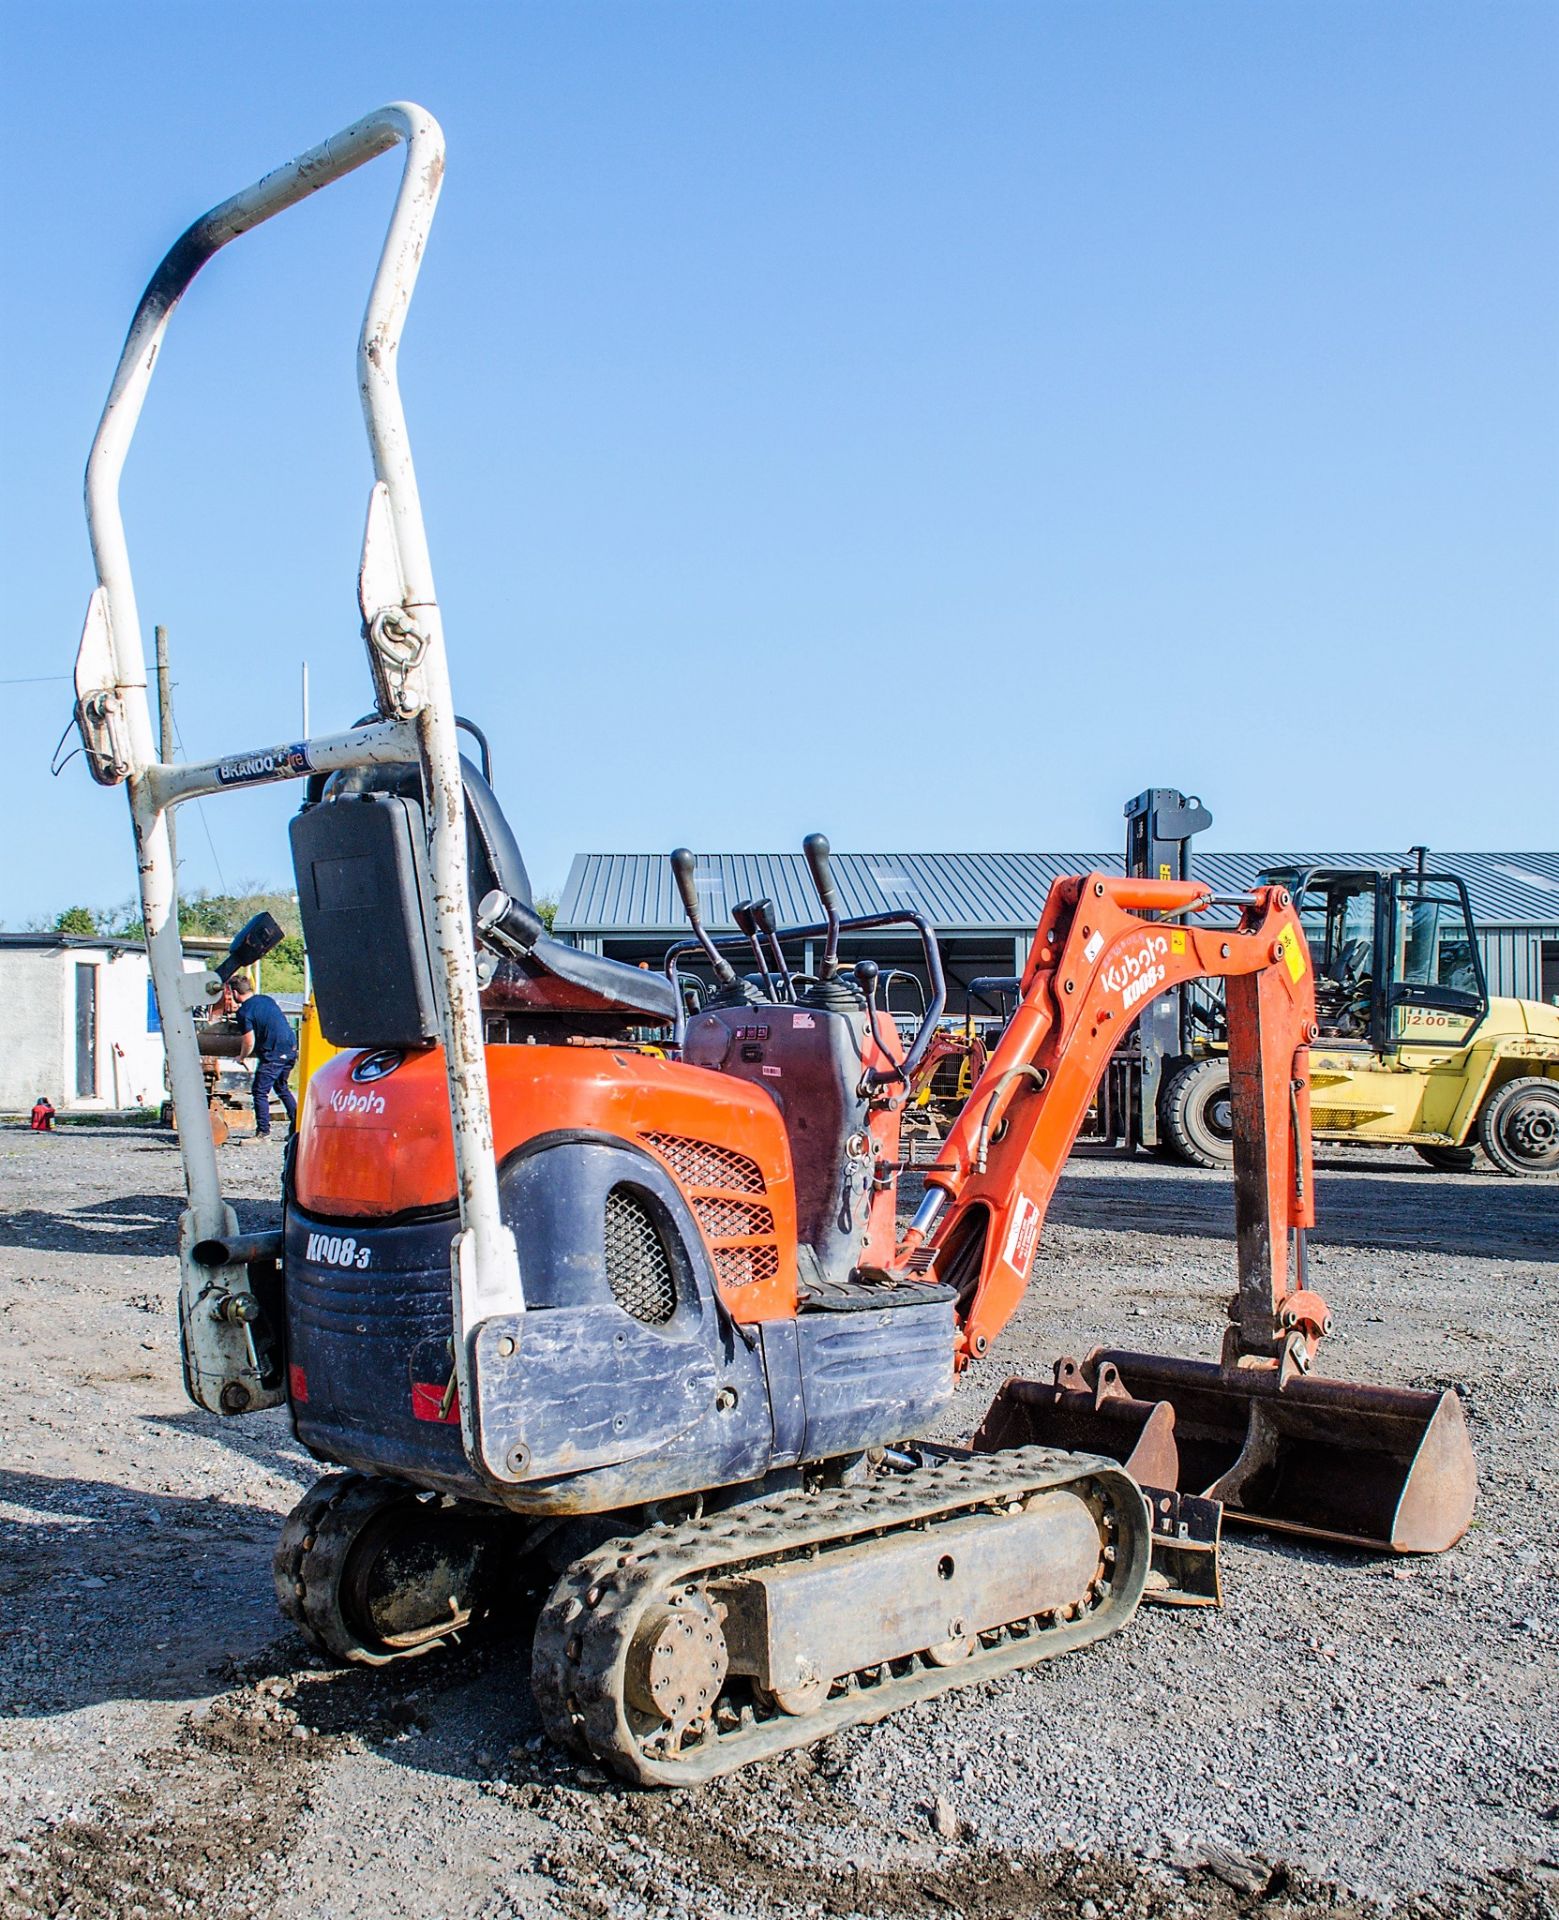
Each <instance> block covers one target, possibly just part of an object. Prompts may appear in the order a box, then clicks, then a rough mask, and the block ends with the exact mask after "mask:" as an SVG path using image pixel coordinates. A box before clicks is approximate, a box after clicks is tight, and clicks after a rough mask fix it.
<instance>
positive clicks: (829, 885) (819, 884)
mask: <svg viewBox="0 0 1559 1920" xmlns="http://www.w3.org/2000/svg"><path fill="white" fill-rule="evenodd" d="M801 847H802V851H803V852H804V853H805V854H806V856H807V866H808V868H809V869H810V870H811V874H812V885H813V886H814V887H815V888H816V889H817V897H818V902H819V904H820V905H821V907H822V909H823V918H824V919H825V920H826V921H827V922H828V938H827V940H826V941H825V943H824V946H823V958H822V961H821V963H820V964H819V966H818V970H817V977H818V979H819V980H832V979H833V977H834V975H835V974H836V973H837V972H838V971H839V896H838V894H837V893H836V892H835V891H834V874H833V869H832V867H830V866H829V864H828V854H829V846H828V835H827V834H826V833H809V834H808V835H807V837H806V839H805V840H803V841H802V843H801Z"/></svg>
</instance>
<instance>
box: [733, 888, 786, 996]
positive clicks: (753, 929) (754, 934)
mask: <svg viewBox="0 0 1559 1920" xmlns="http://www.w3.org/2000/svg"><path fill="white" fill-rule="evenodd" d="M731 918H732V919H733V920H734V921H735V922H736V926H737V931H738V932H740V933H745V934H746V936H747V938H748V941H749V942H750V944H751V946H752V957H753V959H754V960H756V961H757V963H758V971H759V973H761V974H762V975H763V990H764V992H765V993H766V994H767V995H768V996H769V998H770V999H771V1000H777V999H778V998H779V989H778V987H776V986H775V984H774V976H773V974H771V973H770V972H769V963H768V961H767V960H765V959H764V957H763V947H762V945H761V944H760V942H759V939H758V920H757V916H756V915H755V914H754V912H753V903H752V902H751V901H750V900H739V901H738V902H737V903H736V905H735V906H734V907H732V909H731Z"/></svg>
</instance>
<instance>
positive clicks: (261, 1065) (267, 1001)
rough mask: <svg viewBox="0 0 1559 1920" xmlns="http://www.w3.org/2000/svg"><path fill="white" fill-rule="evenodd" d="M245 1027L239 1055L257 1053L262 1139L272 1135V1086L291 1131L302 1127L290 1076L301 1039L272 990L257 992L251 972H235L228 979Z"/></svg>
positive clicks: (256, 1119) (257, 1106)
mask: <svg viewBox="0 0 1559 1920" xmlns="http://www.w3.org/2000/svg"><path fill="white" fill-rule="evenodd" d="M227 984H228V992H229V993H231V995H232V996H233V1001H234V1004H235V1009H236V1011H237V1014H238V1024H239V1026H240V1027H241V1028H242V1029H243V1036H244V1037H243V1039H242V1040H240V1041H239V1043H238V1053H239V1058H240V1059H243V1060H247V1059H248V1058H249V1057H250V1055H251V1054H252V1055H253V1056H254V1130H255V1136H256V1138H257V1139H260V1140H269V1139H270V1137H271V1089H272V1088H273V1087H274V1088H275V1089H276V1096H277V1098H278V1099H279V1100H280V1101H281V1103H282V1106H283V1107H284V1108H285V1109H286V1113H287V1131H288V1132H289V1133H296V1132H297V1130H298V1103H297V1101H296V1100H294V1099H293V1097H292V1089H291V1088H290V1087H289V1086H288V1085H287V1076H288V1075H289V1074H290V1073H291V1072H292V1070H293V1068H294V1067H295V1066H296V1065H297V1062H298V1042H297V1040H296V1038H295V1037H294V1035H293V1031H292V1027H291V1024H290V1023H289V1021H288V1019H287V1016H286V1014H284V1013H283V1012H282V1010H281V1008H280V1007H279V1006H277V1004H276V1002H275V1001H274V1000H273V999H272V998H271V996H270V995H269V994H268V993H256V992H255V990H254V982H253V981H252V980H251V979H250V978H249V976H248V974H247V973H235V974H234V975H233V977H232V979H231V980H230V981H229V982H228V983H227Z"/></svg>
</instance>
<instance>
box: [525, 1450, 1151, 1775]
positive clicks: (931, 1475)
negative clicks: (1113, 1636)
mask: <svg viewBox="0 0 1559 1920" xmlns="http://www.w3.org/2000/svg"><path fill="white" fill-rule="evenodd" d="M1061 1488H1072V1489H1076V1490H1077V1491H1078V1492H1080V1493H1082V1494H1083V1495H1084V1496H1085V1497H1091V1498H1092V1499H1094V1500H1095V1501H1096V1502H1097V1503H1098V1507H1099V1511H1100V1515H1101V1539H1100V1545H1101V1548H1102V1547H1104V1545H1105V1544H1106V1531H1105V1526H1104V1523H1105V1521H1106V1520H1107V1519H1111V1518H1112V1519H1113V1522H1114V1527H1113V1532H1112V1533H1110V1534H1109V1535H1108V1538H1109V1544H1111V1545H1113V1547H1114V1549H1115V1553H1114V1560H1113V1564H1112V1565H1111V1566H1110V1567H1109V1568H1108V1569H1107V1574H1108V1576H1109V1577H1107V1578H1101V1579H1100V1580H1099V1581H1098V1582H1097V1583H1096V1584H1095V1586H1094V1588H1093V1590H1092V1592H1091V1593H1090V1595H1089V1597H1088V1599H1087V1600H1086V1602H1085V1603H1084V1605H1083V1608H1082V1611H1081V1613H1080V1615H1079V1617H1076V1618H1066V1617H1065V1615H1064V1613H1060V1614H1048V1615H1038V1616H1034V1617H1031V1618H1029V1619H1026V1620H1022V1621H1015V1622H1012V1623H1009V1624H1008V1625H1007V1626H1005V1627H1002V1628H1000V1629H997V1630H996V1631H994V1632H992V1633H987V1634H983V1635H981V1637H980V1641H979V1643H978V1645H977V1646H976V1649H975V1651H974V1652H973V1654H971V1655H970V1657H969V1658H968V1659H967V1660H964V1661H961V1662H959V1663H958V1664H957V1665H954V1666H946V1667H941V1666H935V1665H933V1664H931V1663H930V1662H929V1661H926V1660H923V1659H922V1658H921V1657H920V1656H919V1655H915V1656H912V1657H911V1658H910V1659H908V1660H898V1661H894V1662H893V1663H892V1664H891V1666H890V1665H887V1664H884V1665H881V1666H877V1667H868V1668H866V1669H864V1670H863V1671H861V1672H859V1673H855V1674H851V1675H849V1676H847V1677H846V1678H845V1679H844V1681H843V1682H836V1683H835V1688H834V1690H833V1692H832V1693H831V1695H830V1697H829V1698H828V1699H827V1700H826V1701H825V1702H824V1703H823V1704H822V1705H821V1706H820V1707H819V1708H818V1709H817V1710H816V1711H815V1712H813V1713H809V1714H804V1715H790V1714H785V1713H781V1712H779V1711H778V1710H775V1711H773V1712H772V1713H769V1714H767V1715H764V1714H762V1713H760V1711H759V1710H757V1709H755V1708H754V1707H752V1706H750V1705H747V1704H745V1703H742V1704H740V1705H738V1704H737V1703H736V1702H734V1701H732V1699H731V1698H730V1695H729V1694H727V1695H726V1696H725V1697H723V1698H722V1700H721V1702H720V1703H719V1705H718V1707H717V1710H716V1714H715V1719H714V1723H713V1724H712V1725H711V1726H710V1727H709V1728H708V1729H707V1730H706V1731H705V1732H704V1733H703V1734H702V1735H701V1736H700V1737H698V1738H697V1739H696V1741H689V1742H688V1743H686V1744H685V1745H684V1746H683V1747H682V1748H681V1750H680V1751H678V1752H669V1751H667V1750H666V1749H665V1748H664V1747H663V1746H662V1747H658V1748H655V1750H653V1751H652V1750H650V1746H649V1745H648V1744H646V1743H642V1742H641V1740H640V1738H639V1737H638V1736H637V1735H636V1734H635V1732H634V1730H633V1728H632V1726H631V1725H630V1723H629V1719H628V1713H627V1709H626V1706H625V1702H624V1699H623V1676H624V1669H625V1666H626V1661H627V1655H628V1649H629V1647H630V1646H631V1644H632V1642H633V1638H634V1635H635V1633H636V1632H637V1630H638V1626H639V1623H640V1621H641V1620H642V1619H643V1617H644V1615H645V1613H646V1611H647V1609H648V1608H649V1607H650V1606H651V1605H652V1604H654V1603H655V1602H657V1601H667V1602H669V1601H671V1600H672V1599H673V1598H674V1596H675V1595H676V1594H678V1593H681V1592H684V1591H688V1590H690V1589H691V1590H695V1591H696V1590H697V1589H698V1588H699V1587H700V1586H702V1584H703V1583H704V1582H705V1581H707V1580H708V1579H710V1578H711V1577H714V1578H724V1577H728V1576H729V1575H731V1574H734V1573H737V1572H740V1571H744V1570H750V1569H753V1568H757V1567H761V1566H763V1565H765V1564H770V1563H773V1562H776V1561H781V1560H785V1559H788V1558H792V1557H794V1556H795V1555H797V1554H798V1553H803V1552H822V1553H826V1552H828V1551H829V1550H830V1549H837V1548H840V1547H843V1546H845V1545H848V1544H850V1543H852V1542H854V1541H856V1540H859V1539H861V1538H863V1537H875V1536H880V1535H883V1534H890V1533H896V1532H901V1531H908V1530H909V1529H911V1528H915V1527H924V1526H925V1525H927V1524H930V1525H932V1526H935V1524H936V1523H937V1522H938V1521H939V1520H951V1519H955V1518H957V1517H960V1516H961V1515H963V1514H965V1513H969V1512H975V1511H980V1510H982V1509H983V1510H990V1509H992V1508H993V1507H994V1508H998V1509H999V1508H1001V1507H1004V1506H1006V1505H1007V1504H1009V1503H1010V1502H1012V1501H1014V1500H1021V1499H1025V1498H1026V1497H1028V1496H1030V1495H1032V1494H1036V1493H1045V1492H1051V1491H1055V1490H1059V1489H1061ZM1150 1551H1151V1535H1150V1532H1149V1522H1148V1516H1147V1509H1146V1506H1145V1504H1144V1502H1143V1498H1142V1495H1141V1493H1140V1491H1139V1490H1138V1488H1137V1486H1136V1483H1135V1482H1134V1481H1133V1480H1132V1479H1131V1477H1130V1476H1129V1475H1128V1474H1127V1473H1126V1472H1125V1470H1124V1468H1122V1467H1120V1466H1118V1465H1116V1463H1115V1462H1114V1461H1112V1460H1103V1459H1099V1458H1096V1457H1095V1456H1093V1455H1089V1454H1075V1453H1061V1452H1058V1451H1056V1450H1054V1449H1052V1448H1049V1447H1015V1448H1012V1449H1010V1450H1009V1451H1006V1452H1003V1453H996V1454H981V1455H975V1456H972V1457H969V1458H965V1459H950V1460H938V1461H934V1462H930V1463H927V1464H926V1465H925V1466H923V1467H920V1468H917V1469H916V1470H915V1471H914V1472H913V1473H910V1474H905V1475H901V1476H886V1475H885V1476H883V1477H882V1478H881V1479H880V1480H878V1481H876V1482H874V1483H872V1484H870V1485H868V1486H855V1487H845V1488H837V1489H831V1490H828V1491H825V1492H821V1493H811V1494H809V1493H804V1492H792V1493H786V1494H782V1495H778V1496H776V1497H775V1498H773V1499H770V1500H765V1501H758V1502H755V1503H754V1504H752V1505H751V1506H748V1507H743V1508H739V1509H735V1510H733V1511H731V1512H728V1513H722V1514H716V1515H713V1516H711V1517H709V1518H707V1519H702V1520H690V1521H685V1522H683V1523H682V1524H681V1525H676V1526H669V1527H657V1528H654V1529H652V1530H651V1531H649V1532H646V1533H641V1534H638V1535H635V1536H634V1537H632V1538H626V1539H619V1540H612V1541H608V1542H607V1544H606V1545H605V1546H604V1547H602V1548H600V1549H598V1550H597V1551H596V1552H595V1553H592V1554H588V1555H586V1556H585V1558H583V1559H581V1560H577V1561H575V1562H574V1564H573V1565H572V1566H571V1567H570V1568H569V1569H568V1570H567V1572H566V1573H565V1574H564V1575H563V1577H562V1579H561V1580H560V1581H559V1582H558V1584H557V1586H556V1587H555V1588H554V1589H553V1592H552V1596H551V1598H550V1599H549V1600H548V1602H547V1605H546V1607H545V1609H544V1610H543V1612H542V1615H541V1619H540V1621H539V1623H538V1624H537V1628H536V1641H535V1653H534V1658H533V1660H532V1666H531V1687H532V1690H533V1692H534V1694H535V1697H536V1703H537V1706H538V1707H539V1709H540V1711H541V1717H542V1723H543V1725H544V1726H545V1727H546V1730H547V1732H548V1733H549V1735H550V1736H551V1737H552V1739H553V1740H555V1741H556V1742H557V1743H558V1744H559V1745H560V1746H563V1747H565V1748H567V1749H569V1750H571V1751H572V1752H574V1753H577V1754H579V1755H581V1756H583V1757H588V1758H591V1759H594V1760H596V1761H598V1762H600V1763H601V1764H603V1765H605V1766H607V1767H610V1768H611V1769H612V1770H613V1771H614V1772H616V1773H619V1774H622V1775H624V1776H625V1777H626V1778H627V1779H629V1780H633V1781H636V1782H638V1783H639V1784H641V1785H646V1786H651V1785H656V1786H677V1785H694V1784H696V1783H697V1782H699V1781H703V1780H709V1779H712V1778H713V1777H714V1776H715V1775H717V1774H721V1773H728V1772H730V1771H731V1770H732V1769H733V1768H736V1767H740V1766H746V1765H748V1764H749V1763H750V1762H752V1761H755V1760H763V1759H768V1758H769V1757H771V1756H772V1755H774V1754H777V1753H783V1752H785V1751H786V1750H787V1749H789V1748H791V1747H801V1746H808V1745H810V1744H811V1743H812V1742H813V1741H816V1740H821V1739H823V1738H825V1737H826V1736H827V1735H829V1734H832V1733H838V1732H839V1731H841V1729H843V1728H846V1727H856V1726H864V1725H869V1724H870V1723H871V1722H873V1721H876V1720H881V1719H883V1718H885V1717H886V1716H887V1715H888V1714H890V1713H894V1712H897V1711H898V1709H899V1708H901V1707H905V1706H908V1705H910V1704H911V1703H912V1702H913V1701H916V1700H926V1699H930V1698H932V1697H933V1696H935V1695H937V1694H941V1693H946V1692H948V1691H949V1690H950V1689H952V1688H954V1687H966V1686H974V1685H977V1684H978V1683H979V1682H981V1681H984V1680H989V1679H993V1678H994V1677H995V1676H996V1675H998V1674H1003V1673H1011V1672H1013V1671H1015V1670H1016V1669H1018V1668H1021V1667H1030V1666H1037V1665H1038V1664H1039V1663H1040V1662H1041V1661H1043V1660H1048V1659H1053V1658H1055V1656H1056V1655H1058V1654H1062V1653H1067V1652H1070V1651H1071V1650H1072V1649H1074V1648H1077V1647H1082V1646H1086V1645H1088V1644H1089V1643H1090V1642H1091V1641H1094V1640H1099V1639H1102V1638H1104V1636H1105V1635H1107V1634H1110V1633H1113V1632H1115V1631H1117V1630H1118V1629H1119V1628H1121V1627H1123V1626H1125V1625H1126V1623H1127V1621H1128V1620H1130V1618H1131V1616H1132V1614H1133V1613H1134V1612H1135V1611H1136V1607H1137V1602H1138V1600H1139V1599H1140V1597H1141V1594H1142V1587H1143V1582H1144V1581H1145V1579H1146V1577H1147V1570H1148V1561H1149V1555H1150Z"/></svg>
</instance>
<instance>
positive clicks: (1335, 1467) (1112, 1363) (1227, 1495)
mask: <svg viewBox="0 0 1559 1920" xmlns="http://www.w3.org/2000/svg"><path fill="white" fill-rule="evenodd" d="M1063 1366H1066V1367H1069V1368H1070V1369H1071V1374H1070V1375H1069V1378H1070V1377H1075V1378H1076V1380H1077V1390H1076V1391H1072V1392H1063V1391H1062V1390H1061V1369H1060V1368H1058V1370H1057V1373H1058V1380H1057V1387H1056V1388H1046V1387H1043V1386H1041V1385H1039V1383H1037V1382H1032V1381H1012V1382H1009V1383H1008V1385H1007V1386H1006V1387H1004V1388H1003V1389H1002V1391H1001V1393H1000V1394H998V1395H997V1399H996V1403H995V1404H994V1405H993V1407H992V1409H991V1414H990V1415H988V1416H987V1426H990V1425H991V1424H992V1421H993V1418H994V1417H995V1416H996V1415H997V1413H998V1409H1001V1410H1002V1411H1001V1414H1000V1421H1001V1431H1002V1438H1001V1440H1000V1441H999V1442H998V1444H1001V1445H1007V1446H1010V1445H1015V1444H1017V1443H1018V1442H1019V1440H1020V1439H1027V1440H1030V1441H1035V1442H1040V1443H1042V1444H1043V1443H1044V1442H1045V1440H1046V1437H1047V1436H1048V1435H1049V1434H1051V1433H1054V1432H1056V1431H1058V1430H1064V1431H1065V1432H1066V1434H1067V1436H1068V1437H1067V1439H1066V1440H1065V1441H1064V1442H1061V1443H1060V1444H1064V1445H1067V1446H1075V1447H1081V1448H1087V1449H1088V1450H1090V1451H1092V1452H1096V1453H1104V1454H1107V1455H1109V1456H1110V1457H1111V1458H1114V1459H1120V1460H1123V1461H1127V1462H1128V1463H1129V1460H1130V1458H1131V1452H1130V1447H1129V1446H1128V1445H1127V1443H1128V1441H1129V1440H1130V1437H1131V1425H1130V1422H1129V1420H1128V1419H1127V1417H1126V1415H1127V1409H1128V1407H1134V1408H1141V1409H1143V1411H1144V1415H1145V1416H1146V1417H1145V1418H1143V1419H1142V1420H1141V1422H1140V1433H1141V1435H1142V1437H1147V1434H1146V1430H1147V1428H1148V1427H1149V1426H1150V1425H1151V1424H1152V1422H1153V1421H1154V1420H1158V1419H1160V1415H1159V1413H1158V1409H1159V1408H1160V1407H1164V1408H1167V1409H1168V1410H1169V1411H1170V1412H1172V1414H1173V1416H1174V1418H1173V1426H1172V1429H1171V1430H1172V1432H1173V1436H1174V1442H1175V1446H1176V1449H1177V1452H1178V1457H1179V1458H1178V1472H1177V1475H1176V1478H1175V1479H1174V1480H1173V1481H1172V1482H1170V1483H1169V1484H1171V1485H1172V1486H1173V1487H1175V1488H1176V1490H1178V1491H1180V1492H1181V1493H1183V1494H1185V1493H1191V1494H1198V1495H1201V1496H1202V1497H1203V1498H1206V1499H1211V1500H1217V1501H1220V1502H1222V1504H1223V1508H1224V1511H1225V1512H1226V1513H1227V1515H1228V1517H1229V1518H1230V1519H1231V1520H1235V1521H1240V1522H1243V1523H1244V1524H1245V1525H1247V1526H1253V1527H1263V1528H1268V1529H1270V1530H1272V1531H1274V1532H1280V1533H1293V1534H1300V1535H1304V1536H1306V1537H1308V1538H1310V1539H1316V1540H1330V1541H1336V1542H1338V1543H1339V1544H1341V1545H1344V1546H1354V1547H1365V1548H1369V1549H1371V1550H1373V1551H1375V1552H1386V1553H1443V1552H1444V1551H1445V1549H1446V1548H1447V1547H1451V1546H1454V1545H1455V1544H1456V1542H1457V1541H1458V1540H1459V1539H1460V1538H1461V1537H1462V1535H1463V1534H1464V1533H1465V1532H1466V1530H1467V1526H1468V1523H1469V1521H1470V1520H1471V1518H1472V1509H1473V1502H1474V1500H1475V1498H1476V1496H1477V1468H1476V1465H1475V1463H1474V1461H1473V1455H1472V1446H1471V1443H1470V1442H1469V1440H1468V1437H1467V1426H1466V1420H1465V1418H1464V1416H1463V1413H1462V1405H1461V1401H1460V1400H1459V1399H1458V1397H1457V1396H1456V1394H1454V1393H1451V1392H1444V1393H1434V1392H1419V1391H1415V1390H1413V1389H1411V1388H1405V1387H1379V1386H1366V1385H1363V1384H1361V1383H1359V1382H1357V1381H1351V1380H1317V1379H1307V1378H1304V1377H1303V1376H1301V1377H1299V1378H1295V1379H1291V1380H1289V1381H1288V1382H1287V1383H1286V1384H1285V1385H1281V1386H1280V1385H1279V1383H1278V1376H1277V1373H1276V1371H1275V1370H1274V1369H1267V1368H1226V1367H1219V1366H1215V1365H1212V1364H1209V1363H1207V1362H1205V1361H1199V1360H1180V1359H1175V1358H1171V1357H1168V1356H1165V1355H1162V1354H1147V1353H1125V1352H1119V1351H1115V1350H1101V1351H1097V1352H1094V1353H1092V1354H1090V1355H1089V1356H1088V1358H1087V1360H1086V1361H1084V1362H1083V1364H1082V1366H1081V1368H1077V1367H1075V1366H1074V1365H1073V1363H1070V1362H1065V1363H1063ZM1047 1397H1048V1398H1049V1399H1050V1400H1052V1401H1056V1400H1064V1402H1065V1405H1064V1406H1060V1407H1057V1408H1056V1410H1055V1411H1054V1412H1052V1411H1050V1410H1049V1409H1048V1408H1047V1406H1046V1404H1045V1403H1046V1398H1047ZM1090 1409H1092V1415H1091V1420H1090ZM1025 1422H1026V1424H1024V1423H1025ZM1055 1422H1059V1423H1060V1426H1059V1428H1058V1426H1057V1425H1056V1424H1053V1423H1055ZM983 1431H984V1429H982V1433H983ZM975 1444H976V1446H979V1445H980V1441H979V1440H978V1439H977V1440H976V1443H975ZM1052 1444H1056V1443H1054V1442H1052ZM1133 1444H1135V1443H1133ZM1123 1446H1124V1447H1126V1448H1127V1450H1126V1451H1122V1450H1121V1449H1122V1448H1123ZM1130 1470H1131V1471H1132V1473H1133V1477H1134V1478H1137V1479H1139V1480H1145V1479H1146V1477H1147V1476H1146V1475H1145V1474H1143V1473H1139V1472H1137V1470H1136V1469H1134V1468H1133V1469H1130Z"/></svg>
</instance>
